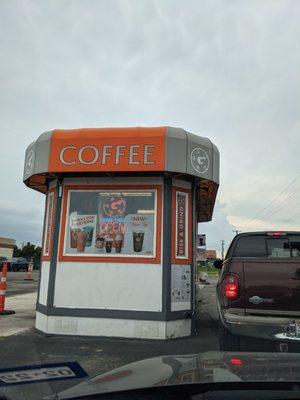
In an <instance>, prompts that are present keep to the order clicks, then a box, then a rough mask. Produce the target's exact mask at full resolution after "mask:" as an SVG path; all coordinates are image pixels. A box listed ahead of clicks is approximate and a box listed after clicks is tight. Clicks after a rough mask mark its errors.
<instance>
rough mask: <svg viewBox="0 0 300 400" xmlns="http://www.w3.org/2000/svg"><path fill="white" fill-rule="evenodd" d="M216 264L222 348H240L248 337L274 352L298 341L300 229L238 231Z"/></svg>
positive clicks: (299, 316)
mask: <svg viewBox="0 0 300 400" xmlns="http://www.w3.org/2000/svg"><path fill="white" fill-rule="evenodd" d="M214 265H215V267H216V268H219V269H222V270H221V274H220V278H219V281H218V284H217V303H218V311H219V318H220V348H221V350H241V347H242V345H241V343H242V342H243V341H245V339H246V338H248V339H249V338H253V339H255V340H254V342H255V341H256V342H259V340H261V339H263V341H264V340H267V342H268V343H270V340H271V341H273V344H274V345H275V348H276V349H277V350H278V351H289V350H290V349H291V348H293V347H295V345H297V344H298V343H299V344H300V232H251V233H242V234H239V235H237V236H236V237H235V238H234V239H233V241H232V243H231V245H230V247H229V249H228V252H227V254H226V257H225V260H224V261H222V260H216V261H215V264H214ZM263 341H261V343H263ZM252 342H253V340H252ZM265 343H266V341H265ZM296 347H297V346H296Z"/></svg>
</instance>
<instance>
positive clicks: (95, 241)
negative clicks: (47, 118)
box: [24, 127, 219, 339]
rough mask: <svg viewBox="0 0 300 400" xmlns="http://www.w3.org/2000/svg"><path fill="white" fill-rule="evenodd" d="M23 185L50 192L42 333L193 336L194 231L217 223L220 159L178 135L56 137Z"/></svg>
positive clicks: (47, 137) (40, 146)
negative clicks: (216, 204)
mask: <svg viewBox="0 0 300 400" xmlns="http://www.w3.org/2000/svg"><path fill="white" fill-rule="evenodd" d="M24 183H25V184H26V185H27V186H28V187H30V188H32V189H35V190H37V191H40V192H42V193H44V194H45V195H46V201H45V217H44V231H43V243H42V247H43V250H42V262H41V273H40V283H39V291H38V299H37V306H36V328H37V329H38V330H39V331H41V332H44V333H46V334H62V335H92V336H109V337H127V338H146V339H172V338H176V337H184V336H189V335H192V334H193V333H194V314H195V267H196V265H195V260H196V254H195V248H196V235H197V225H198V223H199V222H206V221H210V220H211V218H212V213H213V208H214V204H215V199H216V194H217V190H218V185H219V152H218V149H217V148H216V146H215V145H214V144H213V143H212V142H211V141H210V140H209V139H207V138H204V137H201V136H198V135H195V134H192V133H189V132H187V131H185V130H183V129H180V128H172V127H155V128H140V127H136V128H88V129H71V130H60V129H57V130H54V131H51V132H46V133H43V134H42V135H41V136H40V137H39V138H38V139H37V140H36V141H35V142H34V143H31V144H30V145H29V146H28V148H27V150H26V155H25V167H24Z"/></svg>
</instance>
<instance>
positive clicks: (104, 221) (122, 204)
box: [95, 193, 126, 255]
mask: <svg viewBox="0 0 300 400" xmlns="http://www.w3.org/2000/svg"><path fill="white" fill-rule="evenodd" d="M125 214H126V199H125V197H124V196H120V195H117V194H105V193H103V194H102V193H100V194H99V223H98V230H97V237H96V243H95V246H96V253H106V254H107V255H108V254H111V253H117V254H120V253H122V252H124V251H123V250H124V235H125Z"/></svg>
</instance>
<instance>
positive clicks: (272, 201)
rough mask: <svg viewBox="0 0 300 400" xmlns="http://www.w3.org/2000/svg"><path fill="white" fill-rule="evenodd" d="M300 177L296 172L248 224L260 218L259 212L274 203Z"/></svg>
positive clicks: (260, 212)
mask: <svg viewBox="0 0 300 400" xmlns="http://www.w3.org/2000/svg"><path fill="white" fill-rule="evenodd" d="M299 177H300V174H298V175H297V176H296V177H295V178H294V179H293V180H292V181H291V182H290V183H289V184H288V185H287V186H286V187H285V188H283V189H282V191H281V192H280V193H279V194H278V195H277V196H276V197H275V198H274V199H273V200H271V201H270V202H269V203H267V204H266V205H265V206H264V207H263V208H262V209H261V210H260V211H259V212H258V213H257V215H256V217H255V218H253V219H252V220H251V221H250V222H249V224H251V223H252V222H254V221H256V220H261V219H260V218H258V217H259V216H261V214H262V213H263V211H265V210H266V209H267V208H268V207H270V206H271V205H272V204H274V203H275V202H276V201H277V199H278V198H279V197H280V196H281V195H282V194H283V193H284V192H286V190H287V189H289V188H290V187H291V186H292V185H293V184H294V183H295V182H296V180H297V179H298V178H299Z"/></svg>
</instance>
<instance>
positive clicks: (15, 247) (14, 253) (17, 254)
mask: <svg viewBox="0 0 300 400" xmlns="http://www.w3.org/2000/svg"><path fill="white" fill-rule="evenodd" d="M21 252H22V250H21V249H19V247H18V246H17V245H14V252H13V257H21Z"/></svg>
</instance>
